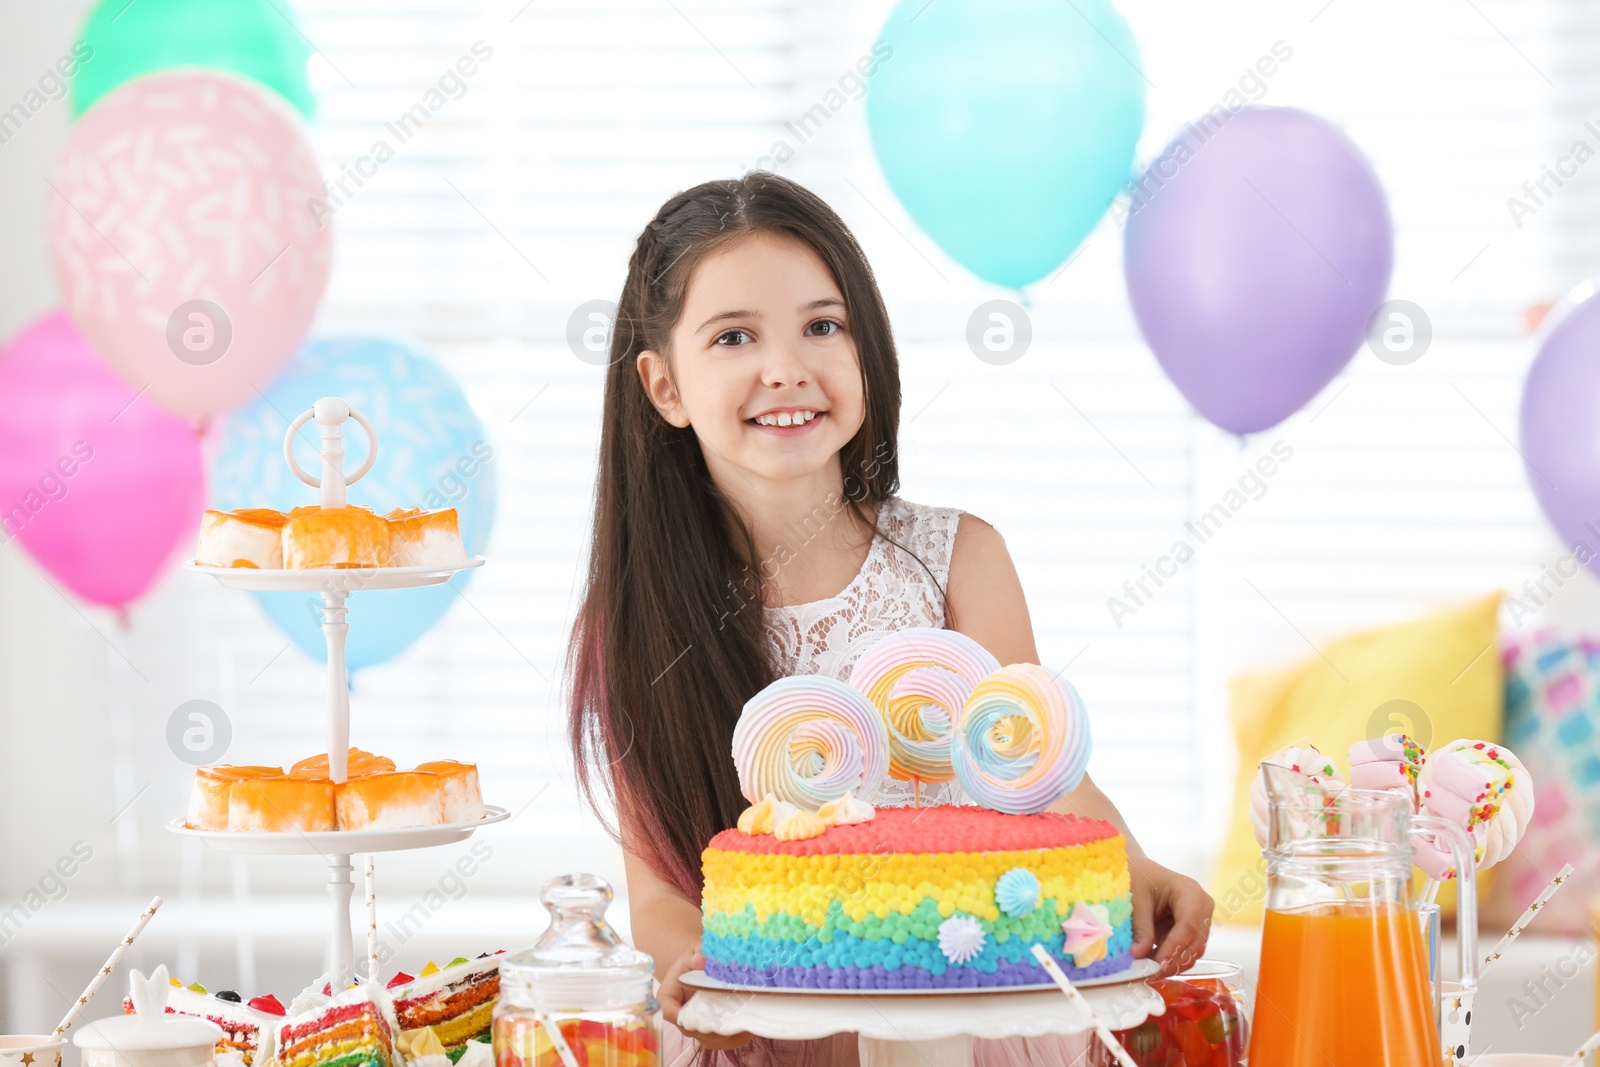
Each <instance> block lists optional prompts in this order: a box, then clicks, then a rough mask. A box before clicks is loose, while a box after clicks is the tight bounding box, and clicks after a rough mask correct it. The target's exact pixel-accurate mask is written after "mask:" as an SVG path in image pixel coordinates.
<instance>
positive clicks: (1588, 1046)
mask: <svg viewBox="0 0 1600 1067" xmlns="http://www.w3.org/2000/svg"><path fill="white" fill-rule="evenodd" d="M1597 1048H1600V1032H1596V1033H1595V1034H1594V1035H1593V1036H1591V1037H1590V1038H1589V1040H1587V1041H1585V1042H1584V1043H1583V1047H1582V1048H1580V1049H1578V1051H1576V1052H1574V1053H1573V1054H1572V1058H1571V1059H1569V1060H1568V1061H1567V1062H1568V1063H1569V1064H1572V1063H1582V1062H1583V1058H1584V1057H1585V1056H1587V1055H1588V1054H1589V1053H1591V1052H1593V1051H1594V1050H1595V1049H1597Z"/></svg>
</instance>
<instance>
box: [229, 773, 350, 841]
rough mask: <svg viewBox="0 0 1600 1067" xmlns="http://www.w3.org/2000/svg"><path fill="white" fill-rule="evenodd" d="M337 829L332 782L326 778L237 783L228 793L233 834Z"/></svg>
mask: <svg viewBox="0 0 1600 1067" xmlns="http://www.w3.org/2000/svg"><path fill="white" fill-rule="evenodd" d="M337 828H338V820H337V818H336V817H335V807H334V789H333V783H332V782H330V781H328V780H326V779H314V778H290V777H288V776H287V775H281V776H280V777H277V778H256V779H253V780H244V781H238V782H235V783H234V784H233V787H232V790H231V791H230V792H229V794H228V829H229V830H231V831H234V832H265V833H285V832H287V831H290V830H300V831H304V832H306V833H311V832H314V831H318V830H333V829H337Z"/></svg>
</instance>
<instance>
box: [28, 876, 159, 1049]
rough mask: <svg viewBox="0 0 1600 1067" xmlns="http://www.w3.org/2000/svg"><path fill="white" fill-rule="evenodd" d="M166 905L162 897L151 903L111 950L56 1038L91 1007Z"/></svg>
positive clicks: (57, 1028) (60, 1025) (70, 1009)
mask: <svg viewBox="0 0 1600 1067" xmlns="http://www.w3.org/2000/svg"><path fill="white" fill-rule="evenodd" d="M164 903H165V901H163V900H162V899H161V898H160V897H156V898H154V899H152V900H151V901H150V906H149V907H148V908H146V909H144V913H143V914H141V915H140V916H139V918H138V920H137V921H136V922H134V924H133V927H132V929H130V930H129V931H128V936H126V937H124V938H123V939H122V942H121V944H119V945H117V947H116V948H114V949H112V950H111V955H110V956H109V957H107V959H106V964H105V966H104V967H101V968H100V971H99V973H98V974H96V975H95V976H94V977H93V978H91V979H90V980H89V984H88V986H87V987H85V989H84V991H83V995H82V996H80V997H79V998H78V1001H77V1003H75V1004H73V1005H72V1007H71V1008H69V1009H67V1014H66V1016H65V1017H64V1018H63V1019H62V1020H61V1022H60V1023H59V1024H58V1025H57V1026H56V1030H55V1036H56V1037H60V1036H61V1035H62V1034H64V1033H66V1032H67V1030H68V1029H69V1028H70V1027H71V1026H72V1024H73V1023H75V1022H77V1021H78V1016H79V1015H82V1014H83V1009H84V1008H86V1007H88V1006H89V1001H90V1000H92V999H93V998H94V995H95V994H96V993H98V992H100V987H101V986H102V985H104V984H105V981H106V977H107V976H108V975H110V974H111V972H112V971H114V970H116V969H117V964H119V963H121V962H122V957H123V956H125V955H127V954H128V946H129V945H131V944H133V939H134V938H136V937H138V936H139V933H140V931H142V930H143V929H144V928H145V924H146V923H148V922H149V921H150V916H152V915H154V914H155V913H156V909H157V908H159V907H161V905H162V904H164Z"/></svg>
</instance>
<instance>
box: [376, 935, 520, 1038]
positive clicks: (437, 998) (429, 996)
mask: <svg viewBox="0 0 1600 1067" xmlns="http://www.w3.org/2000/svg"><path fill="white" fill-rule="evenodd" d="M501 955H503V952H495V953H493V954H491V953H487V952H486V953H484V954H483V955H481V956H479V957H478V958H477V959H475V960H469V959H465V958H461V957H458V958H456V959H454V960H451V961H450V963H449V965H448V966H446V967H443V968H441V967H439V966H437V965H436V964H434V963H432V962H430V963H429V964H428V965H427V966H426V967H424V968H422V970H421V971H420V972H419V973H418V974H417V976H416V977H412V976H411V975H409V974H405V973H404V972H402V973H400V974H397V975H395V976H394V978H392V979H390V981H389V995H390V996H391V997H392V998H393V999H394V1010H395V1015H396V1016H397V1018H398V1019H399V1023H400V1036H401V1047H402V1048H406V1049H411V1048H413V1047H414V1046H415V1043H416V1041H417V1039H418V1037H419V1036H420V1034H421V1032H422V1031H424V1030H431V1031H432V1032H433V1034H434V1036H435V1037H436V1038H438V1041H439V1044H440V1045H441V1046H442V1048H443V1051H444V1053H445V1054H446V1055H448V1056H449V1057H450V1060H451V1062H456V1061H457V1060H459V1059H460V1058H461V1055H462V1053H463V1052H464V1051H465V1050H466V1045H467V1042H469V1041H473V1040H477V1041H487V1040H488V1039H489V1022H490V1019H491V1017H492V1016H493V1014H494V1005H495V1001H496V1000H497V999H498V998H499V996H500V957H501Z"/></svg>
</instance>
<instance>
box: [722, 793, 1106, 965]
mask: <svg viewBox="0 0 1600 1067" xmlns="http://www.w3.org/2000/svg"><path fill="white" fill-rule="evenodd" d="M740 821H741V827H742V828H740V829H734V830H725V831H723V832H722V833H720V834H718V835H717V836H716V837H714V838H713V839H712V841H711V844H710V847H708V848H707V849H706V850H705V853H704V856H703V865H704V874H705V889H704V894H703V897H702V911H703V914H704V923H705V937H704V941H703V948H704V952H705V956H706V973H707V974H708V975H710V976H711V977H712V978H716V979H719V980H722V981H726V982H733V983H736V984H739V985H748V986H768V987H787V988H827V989H929V988H944V987H956V988H974V987H988V986H1011V985H1032V984H1037V983H1041V982H1048V981H1049V978H1048V976H1047V975H1046V974H1045V973H1044V971H1043V970H1042V969H1041V968H1040V967H1039V965H1038V964H1037V962H1035V961H1034V959H1033V957H1032V955H1031V954H1030V953H1031V949H1032V947H1033V946H1034V945H1036V944H1039V945H1043V946H1044V947H1045V949H1046V950H1047V951H1048V952H1049V953H1050V954H1051V955H1052V956H1053V957H1055V959H1056V961H1057V962H1058V963H1059V964H1060V965H1061V967H1062V969H1063V970H1065V971H1066V972H1067V975H1068V977H1070V978H1073V979H1083V978H1091V977H1097V976H1100V975H1105V974H1111V973H1114V972H1117V971H1122V970H1125V969H1127V968H1128V967H1129V966H1130V965H1131V964H1132V956H1131V946H1132V941H1133V929H1132V921H1131V915H1132V898H1131V896H1130V882H1129V874H1128V857H1127V852H1126V849H1125V846H1124V842H1123V838H1122V835H1121V834H1120V833H1119V832H1118V831H1117V829H1116V828H1115V827H1114V826H1112V825H1111V824H1110V823H1105V822H1100V821H1097V820H1093V819H1085V818H1080V817H1078V816H1075V815H1057V814H1053V813H1048V812H1047V813H1042V814H1037V815H1007V814H1002V813H1000V812H997V811H991V810H988V809H985V808H978V807H931V808H878V809H876V810H874V809H873V808H872V807H871V806H870V805H867V804H864V803H861V802H860V801H857V800H855V799H854V798H853V797H846V798H844V799H842V800H841V801H839V802H837V803H835V804H832V805H825V806H824V807H823V809H822V810H821V811H819V812H816V813H812V812H807V811H804V810H800V809H796V808H795V807H793V806H791V805H787V804H784V803H783V802H782V801H771V800H769V801H768V802H765V804H762V805H756V806H755V807H753V808H752V809H750V811H748V812H747V813H746V817H745V818H742V819H741V820H740Z"/></svg>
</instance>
